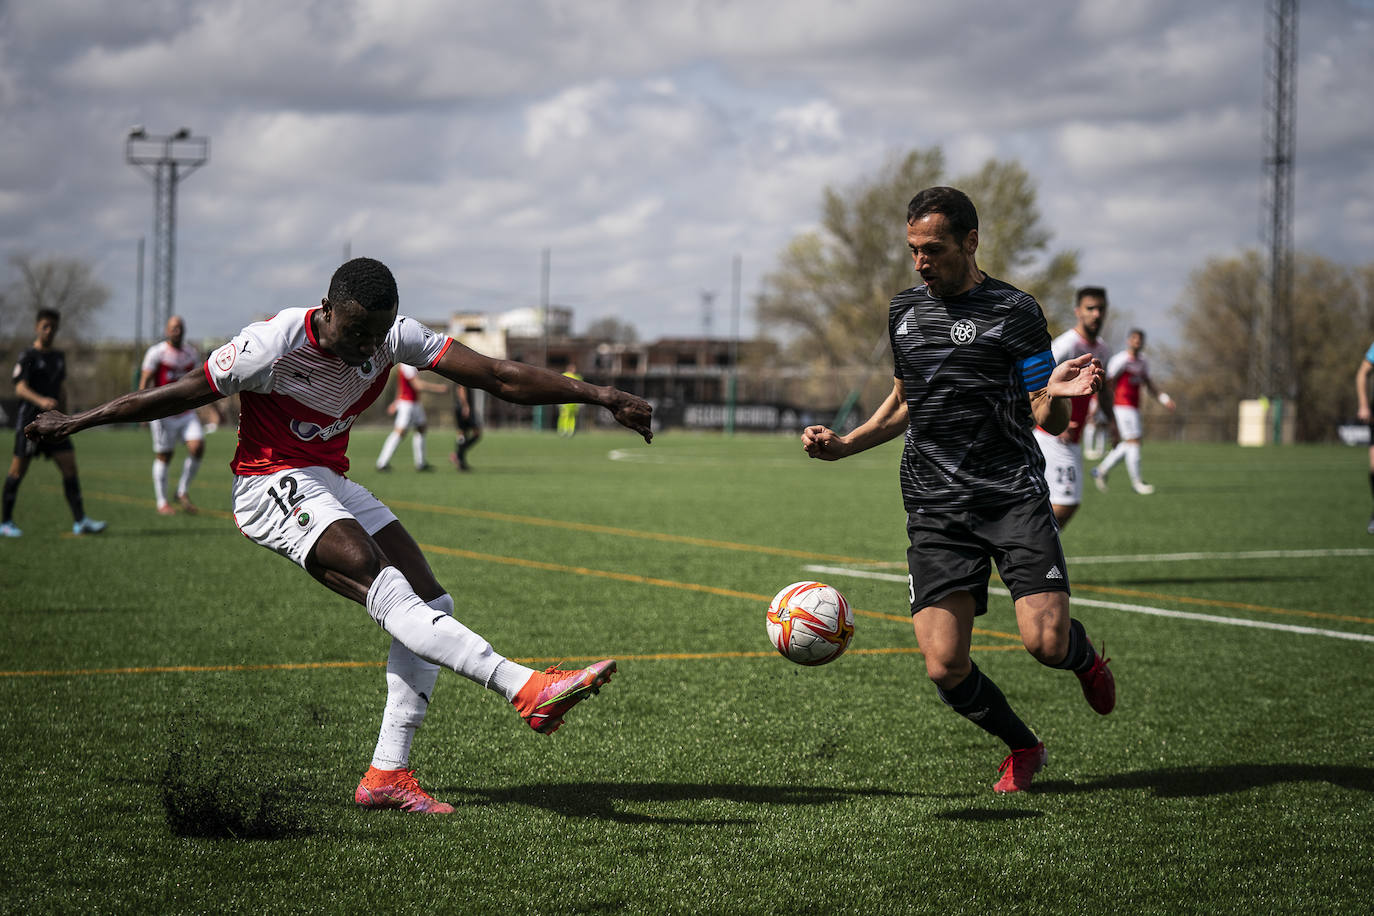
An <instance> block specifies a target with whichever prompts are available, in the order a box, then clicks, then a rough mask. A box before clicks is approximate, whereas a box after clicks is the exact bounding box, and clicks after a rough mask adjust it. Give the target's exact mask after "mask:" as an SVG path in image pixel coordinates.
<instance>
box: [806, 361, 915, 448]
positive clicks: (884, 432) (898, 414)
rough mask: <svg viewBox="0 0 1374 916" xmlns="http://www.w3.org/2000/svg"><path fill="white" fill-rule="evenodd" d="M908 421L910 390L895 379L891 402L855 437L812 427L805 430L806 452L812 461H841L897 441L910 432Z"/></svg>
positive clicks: (827, 428) (868, 420)
mask: <svg viewBox="0 0 1374 916" xmlns="http://www.w3.org/2000/svg"><path fill="white" fill-rule="evenodd" d="M907 421H908V417H907V408H906V386H905V385H903V384H902V380H901V379H893V380H892V391H891V392H890V393H889V394H888V396H887V398H885V399H884V400H883V403H882V404H880V405H879V406H878V409H877V410H875V411H874V412H873V416H871V417H869V418H868V419H867V420H865V421H864V422H863V423H861V424H860V425H859V426H857V427H855V428H854V431H853V432H852V433H850V434H849V435H847V436H841V435H840V434H838V433H836V432H835V431H834V430H833V429H831V428H830V427H828V426H808V427H807V428H806V429H804V430H802V436H801V439H802V448H803V449H805V451H806V454H808V455H810V456H811V457H812V458H819V459H821V460H822V461H838V460H839V459H841V458H847V457H848V456H850V455H855V454H858V453H859V452H862V451H866V450H867V449H870V448H873V446H875V445H882V444H883V443H884V442H887V441H889V440H891V439H895V438H896V437H898V436H900V435H901V434H902V433H904V432H906V427H907Z"/></svg>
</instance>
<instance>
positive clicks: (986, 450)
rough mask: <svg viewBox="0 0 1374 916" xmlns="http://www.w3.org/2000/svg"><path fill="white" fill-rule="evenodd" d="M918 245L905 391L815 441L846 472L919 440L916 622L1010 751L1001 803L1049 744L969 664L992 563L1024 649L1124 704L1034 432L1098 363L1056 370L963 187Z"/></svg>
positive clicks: (954, 696) (926, 645) (1049, 426)
mask: <svg viewBox="0 0 1374 916" xmlns="http://www.w3.org/2000/svg"><path fill="white" fill-rule="evenodd" d="M907 243H908V246H909V247H910V249H911V256H912V259H913V260H914V261H915V264H916V270H917V271H919V272H920V274H921V279H922V280H923V281H925V282H924V283H923V284H922V285H920V286H916V287H913V288H912V289H908V290H906V291H904V292H901V293H898V294H897V296H896V297H895V298H894V299H893V300H892V305H891V309H890V311H889V315H888V332H889V337H890V340H891V343H892V352H893V359H894V364H895V372H894V376H895V377H894V379H893V386H892V393H891V394H890V395H888V397H887V399H886V400H885V401H884V402H883V404H882V405H881V406H880V407H879V408H878V409H877V411H876V412H874V414H873V416H871V417H870V418H869V419H868V420H866V421H865V422H864V423H863V424H862V425H861V426H859V427H858V428H856V429H855V430H854V431H853V432H851V433H850V434H849V435H848V436H841V435H838V434H837V433H835V432H834V431H833V430H831V429H828V428H827V427H824V426H811V427H808V428H807V429H806V430H805V431H804V432H803V433H802V445H803V447H804V448H805V449H806V452H807V454H809V455H810V456H811V457H813V458H820V459H824V460H828V461H834V460H837V459H840V458H844V457H846V456H848V455H853V454H856V453H858V452H861V451H864V450H865V449H869V448H872V447H873V446H875V445H880V444H882V443H884V442H887V441H888V440H890V439H893V438H895V437H897V436H898V435H901V434H902V433H905V434H906V441H905V446H904V448H903V450H902V464H901V486H902V500H903V503H904V505H905V507H906V510H907V534H908V536H909V538H910V541H911V547H910V549H909V550H908V551H907V565H908V568H909V570H910V576H909V582H910V599H911V612H912V623H913V626H914V629H915V631H916V640H917V642H918V643H919V645H920V648H921V652H922V653H923V654H924V655H925V660H926V674H927V675H928V676H929V677H930V679H931V680H932V681H934V682H935V685H936V688H937V690H938V691H939V694H940V698H941V699H942V700H944V702H945V703H947V704H948V705H949V706H950V707H952V708H953V709H954V710H955V711H956V712H958V713H959V714H961V715H963V716H964V717H966V718H968V719H969V720H971V721H972V722H974V723H975V724H977V725H978V726H979V727H980V728H983V729H984V730H986V731H988V732H990V733H991V734H993V735H996V736H997V737H999V738H1001V739H1002V740H1003V741H1005V742H1006V744H1007V747H1008V749H1009V750H1010V751H1011V753H1010V754H1008V755H1007V757H1006V759H1005V760H1004V761H1003V762H1002V766H1001V768H1000V771H999V772H1000V773H1001V778H1000V779H999V780H998V781H997V784H996V785H995V786H994V789H995V790H996V791H997V792H999V793H1000V792H1018V791H1021V790H1023V789H1026V788H1028V787H1029V786H1030V784H1031V779H1032V777H1033V776H1034V775H1035V774H1036V773H1037V772H1039V771H1040V769H1041V768H1042V767H1043V766H1044V765H1045V762H1046V760H1047V754H1046V751H1045V745H1044V744H1043V743H1042V742H1041V741H1040V740H1039V739H1038V738H1037V737H1036V736H1035V734H1034V733H1033V732H1032V731H1031V730H1030V729H1029V728H1027V727H1026V724H1025V723H1024V722H1022V721H1021V719H1020V718H1019V717H1018V716H1017V715H1016V713H1015V712H1013V711H1012V709H1011V706H1010V705H1009V704H1008V703H1007V700H1006V698H1005V697H1004V696H1003V695H1002V692H1001V691H1000V690H999V689H998V688H997V685H996V684H994V683H993V682H992V680H991V679H990V678H989V677H987V675H985V674H983V673H982V672H981V671H980V670H979V669H978V666H977V665H975V664H974V663H973V660H972V659H971V658H970V657H969V646H970V643H971V641H972V634H973V621H974V618H975V617H976V616H978V615H980V614H983V613H986V611H987V604H988V577H989V575H990V574H991V569H992V568H991V562H993V561H995V562H996V563H997V569H998V572H999V573H1000V574H1001V576H1002V580H1003V581H1004V582H1006V584H1007V587H1008V588H1009V589H1010V590H1011V594H1012V599H1013V602H1014V605H1015V610H1016V623H1017V627H1018V629H1019V631H1020V634H1021V641H1022V644H1023V645H1025V647H1026V650H1027V651H1028V652H1030V654H1031V655H1032V656H1034V657H1035V659H1036V660H1037V661H1039V662H1040V663H1041V664H1043V665H1047V666H1049V667H1051V668H1062V669H1066V670H1069V671H1073V672H1075V673H1076V674H1077V675H1078V678H1079V680H1080V682H1081V685H1082V688H1083V694H1084V696H1085V697H1086V698H1087V700H1088V703H1089V704H1090V705H1091V706H1092V708H1093V709H1094V710H1096V711H1097V712H1099V713H1101V714H1103V715H1105V714H1106V713H1109V712H1111V710H1112V708H1113V706H1114V705H1115V703H1116V686H1115V683H1114V681H1113V678H1112V674H1111V671H1110V670H1109V669H1108V668H1107V660H1106V659H1104V658H1102V657H1101V656H1099V655H1098V654H1097V653H1096V652H1095V651H1094V649H1093V647H1092V645H1091V644H1090V643H1089V642H1088V639H1087V636H1086V635H1085V634H1084V631H1083V625H1082V624H1081V623H1079V622H1078V621H1077V620H1073V619H1071V618H1070V617H1069V580H1068V570H1067V568H1066V566H1065V563H1064V553H1063V550H1062V548H1061V547H1060V545H1059V528H1058V526H1057V525H1056V524H1055V522H1054V515H1053V513H1052V512H1051V510H1050V503H1049V494H1048V490H1047V488H1046V486H1045V479H1044V458H1043V456H1042V455H1041V453H1040V449H1039V447H1038V446H1037V445H1036V442H1035V439H1034V436H1033V434H1032V430H1033V429H1034V427H1035V426H1036V424H1039V425H1040V426H1041V427H1042V428H1044V429H1045V430H1047V431H1049V432H1050V433H1051V434H1054V435H1057V434H1058V433H1060V432H1062V431H1063V430H1064V428H1065V427H1066V426H1067V425H1068V422H1069V404H1068V401H1067V400H1065V399H1067V398H1071V397H1077V396H1081V395H1085V394H1090V393H1092V392H1093V391H1096V390H1097V389H1098V388H1099V387H1101V384H1102V379H1103V369H1102V364H1101V363H1100V362H1098V361H1097V360H1095V359H1093V358H1092V356H1091V355H1087V354H1085V355H1083V356H1080V357H1077V358H1076V359H1072V360H1067V361H1065V362H1063V363H1061V364H1059V365H1058V366H1055V364H1054V357H1053V356H1052V355H1051V353H1050V335H1049V330H1048V328H1047V327H1046V324H1045V316H1044V313H1043V312H1042V311H1041V310H1040V306H1039V304H1038V303H1037V302H1036V301H1035V299H1034V298H1032V297H1031V296H1029V295H1027V294H1026V293H1024V292H1022V291H1021V290H1018V289H1016V288H1015V287H1013V286H1010V285H1009V284H1007V283H1003V282H1002V281H1001V280H997V279H994V278H992V277H989V276H988V275H987V274H985V273H983V272H982V271H981V270H979V269H978V265H977V261H976V258H975V253H976V251H977V249H978V213H977V211H976V210H975V209H974V206H973V203H972V201H970V200H969V199H968V197H967V195H965V194H964V193H963V192H962V191H958V190H956V189H954V188H927V189H926V190H924V191H922V192H921V193H919V194H917V195H916V196H915V197H914V198H912V200H911V203H910V205H909V207H908V209H907Z"/></svg>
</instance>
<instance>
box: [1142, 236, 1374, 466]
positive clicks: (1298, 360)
mask: <svg viewBox="0 0 1374 916" xmlns="http://www.w3.org/2000/svg"><path fill="white" fill-rule="evenodd" d="M1264 275H1265V272H1264V261H1263V259H1262V258H1261V256H1260V254H1259V253H1258V252H1254V251H1250V252H1246V253H1245V254H1242V255H1240V256H1239V257H1230V258H1212V259H1210V260H1208V261H1207V262H1206V263H1205V264H1204V265H1203V266H1202V267H1200V268H1199V269H1197V270H1195V271H1194V272H1193V273H1192V274H1191V275H1190V276H1189V280H1188V285H1187V287H1186V288H1185V290H1184V293H1183V297H1182V299H1181V300H1180V301H1179V304H1178V305H1177V306H1176V307H1175V309H1174V314H1175V316H1176V317H1177V318H1178V319H1179V327H1180V332H1181V333H1180V339H1181V343H1179V344H1178V345H1177V346H1174V347H1170V348H1167V349H1166V350H1165V351H1164V356H1163V362H1164V364H1165V365H1166V366H1167V367H1168V370H1169V375H1170V377H1169V386H1170V389H1171V390H1172V391H1173V392H1174V393H1175V394H1176V395H1177V396H1178V397H1179V400H1180V402H1181V403H1182V404H1184V405H1185V406H1186V407H1188V408H1191V409H1194V410H1199V411H1211V412H1215V413H1218V414H1223V415H1227V414H1229V415H1234V413H1235V411H1236V410H1237V405H1238V404H1239V402H1240V401H1241V400H1243V399H1246V398H1253V397H1256V396H1258V395H1259V392H1257V391H1255V390H1253V388H1252V385H1251V381H1250V362H1251V357H1252V355H1253V350H1252V347H1253V346H1254V336H1253V335H1254V330H1255V319H1256V316H1257V313H1258V310H1259V309H1260V307H1261V305H1262V304H1263V302H1264V296H1265V295H1266V294H1267V293H1266V288H1265V285H1264ZM1278 320H1279V324H1280V326H1282V327H1285V328H1289V329H1290V331H1289V333H1288V335H1287V341H1286V344H1282V346H1283V350H1282V352H1280V353H1279V354H1277V356H1278V360H1279V362H1280V364H1281V365H1285V366H1287V367H1289V368H1288V378H1287V390H1286V391H1284V392H1282V393H1283V394H1284V395H1286V396H1287V397H1289V398H1290V399H1291V401H1292V403H1293V406H1294V407H1295V409H1296V427H1297V428H1296V435H1297V438H1298V439H1299V440H1300V441H1304V442H1313V441H1325V440H1330V439H1334V438H1335V435H1336V427H1337V425H1338V424H1339V423H1340V422H1341V421H1343V420H1347V419H1349V418H1351V417H1353V416H1354V414H1355V386H1354V382H1353V379H1354V377H1355V369H1356V368H1357V367H1358V366H1359V362H1360V357H1361V356H1362V355H1363V354H1364V351H1365V349H1367V348H1368V346H1369V340H1370V337H1371V335H1372V334H1374V263H1371V264H1366V265H1364V266H1362V267H1353V268H1352V267H1345V266H1342V265H1340V264H1336V263H1334V262H1332V261H1330V260H1328V259H1326V258H1323V257H1321V256H1319V255H1315V254H1299V255H1298V256H1296V257H1295V258H1294V263H1293V297H1292V304H1291V311H1290V314H1289V315H1287V316H1280V317H1279V319H1278ZM1218 341H1229V342H1233V344H1234V345H1218Z"/></svg>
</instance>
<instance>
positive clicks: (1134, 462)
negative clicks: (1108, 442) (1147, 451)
mask: <svg viewBox="0 0 1374 916" xmlns="http://www.w3.org/2000/svg"><path fill="white" fill-rule="evenodd" d="M1121 444H1122V445H1124V446H1125V447H1126V473H1127V474H1130V475H1131V483H1140V443H1139V442H1123V443H1121Z"/></svg>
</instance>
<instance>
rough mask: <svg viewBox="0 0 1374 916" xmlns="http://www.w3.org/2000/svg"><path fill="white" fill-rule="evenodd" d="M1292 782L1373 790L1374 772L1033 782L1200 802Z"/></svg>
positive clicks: (1252, 769) (1150, 774)
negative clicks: (1141, 791) (1147, 792)
mask: <svg viewBox="0 0 1374 916" xmlns="http://www.w3.org/2000/svg"><path fill="white" fill-rule="evenodd" d="M1290 782H1325V783H1330V784H1331V785H1334V786H1340V787H1341V788H1343V789H1355V790H1358V791H1360V792H1374V768H1371V767H1351V766H1323V765H1321V764H1310V763H1260V764H1229V765H1227V766H1210V767H1168V768H1166V769H1160V770H1139V771H1137V772H1134V773H1119V774H1117V775H1114V776H1104V777H1102V778H1100V779H1094V780H1091V781H1087V782H1070V781H1068V780H1063V779H1057V780H1056V779H1047V780H1036V783H1035V791H1036V792H1038V793H1058V794H1074V793H1079V792H1100V791H1102V790H1104V789H1149V790H1151V791H1152V792H1153V793H1154V796H1155V798H1201V797H1205V796H1209V795H1228V794H1230V793H1233V792H1244V791H1245V790H1247V789H1258V788H1263V787H1265V786H1273V785H1279V784H1281V783H1290Z"/></svg>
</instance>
